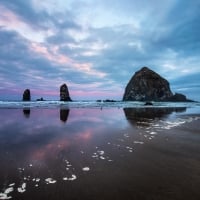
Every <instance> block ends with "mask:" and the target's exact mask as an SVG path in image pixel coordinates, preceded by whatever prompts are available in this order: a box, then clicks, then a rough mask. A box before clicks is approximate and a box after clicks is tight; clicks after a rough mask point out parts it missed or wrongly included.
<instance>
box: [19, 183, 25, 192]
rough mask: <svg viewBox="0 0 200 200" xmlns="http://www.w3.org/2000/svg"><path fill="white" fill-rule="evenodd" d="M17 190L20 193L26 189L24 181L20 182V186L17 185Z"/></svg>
mask: <svg viewBox="0 0 200 200" xmlns="http://www.w3.org/2000/svg"><path fill="white" fill-rule="evenodd" d="M17 191H18V192H20V193H24V192H25V191H26V183H22V186H21V187H18V188H17Z"/></svg>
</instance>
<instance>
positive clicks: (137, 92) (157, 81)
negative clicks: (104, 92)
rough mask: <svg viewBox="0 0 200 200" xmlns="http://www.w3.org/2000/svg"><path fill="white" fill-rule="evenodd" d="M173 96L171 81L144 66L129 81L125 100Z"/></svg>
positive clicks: (164, 98) (156, 99)
mask: <svg viewBox="0 0 200 200" xmlns="http://www.w3.org/2000/svg"><path fill="white" fill-rule="evenodd" d="M172 96H173V94H172V92H171V89H170V86H169V82H168V81H167V80H166V79H164V78H163V77H161V76H160V75H159V74H157V73H156V72H154V71H152V70H150V69H149V68H148V67H143V68H142V69H140V70H139V71H137V72H136V73H135V74H134V76H133V77H132V78H131V80H130V81H129V83H128V85H127V86H126V89H125V92H124V96H123V100H124V101H164V100H167V99H170V98H171V97H172Z"/></svg>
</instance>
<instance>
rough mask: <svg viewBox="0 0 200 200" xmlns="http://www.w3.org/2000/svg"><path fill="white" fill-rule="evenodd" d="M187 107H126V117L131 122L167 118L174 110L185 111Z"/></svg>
mask: <svg viewBox="0 0 200 200" xmlns="http://www.w3.org/2000/svg"><path fill="white" fill-rule="evenodd" d="M185 111H186V107H181V108H124V114H125V116H126V119H127V120H128V121H129V122H130V123H131V124H134V125H135V124H137V123H138V122H147V123H148V122H150V121H151V120H154V119H156V118H158V119H161V118H165V117H167V116H168V115H170V114H172V113H173V112H185Z"/></svg>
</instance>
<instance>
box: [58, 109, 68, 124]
mask: <svg viewBox="0 0 200 200" xmlns="http://www.w3.org/2000/svg"><path fill="white" fill-rule="evenodd" d="M68 116H69V109H60V121H62V122H67V119H68Z"/></svg>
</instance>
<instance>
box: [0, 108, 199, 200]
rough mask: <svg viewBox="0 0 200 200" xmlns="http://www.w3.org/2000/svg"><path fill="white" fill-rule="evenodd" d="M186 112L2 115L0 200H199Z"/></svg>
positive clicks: (193, 122) (194, 135) (191, 116)
mask: <svg viewBox="0 0 200 200" xmlns="http://www.w3.org/2000/svg"><path fill="white" fill-rule="evenodd" d="M187 110H188V109H186V108H184V109H183V108H159V109H158V108H156V109H155V108H143V109H138V108H137V109H136V108H117V107H115V108H105V109H104V108H103V109H102V108H70V109H66V108H64V109H57V108H53V109H49V108H32V109H19V108H17V109H13V108H12V109H1V114H0V120H1V125H0V159H1V165H0V199H11V198H12V199H21V200H23V199H24V200H25V199H26V200H27V199H29V200H31V199H43V200H44V199H49V200H51V199H52V200H58V199H59V200H60V199H77V200H79V199H81V200H83V199H87V200H90V199H91V200H93V199H99V200H102V199H131V200H132V199H136V200H140V199H141V200H145V199H148V200H150V199H152V200H155V199H166V200H168V199H170V200H171V199H173V200H176V199H177V200H183V199H199V198H200V191H199V185H200V168H199V166H200V159H199V158H200V157H199V155H200V146H199V143H200V135H199V133H200V128H199V124H200V115H199V114H198V113H196V114H195V113H194V112H193V113H191V112H187Z"/></svg>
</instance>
